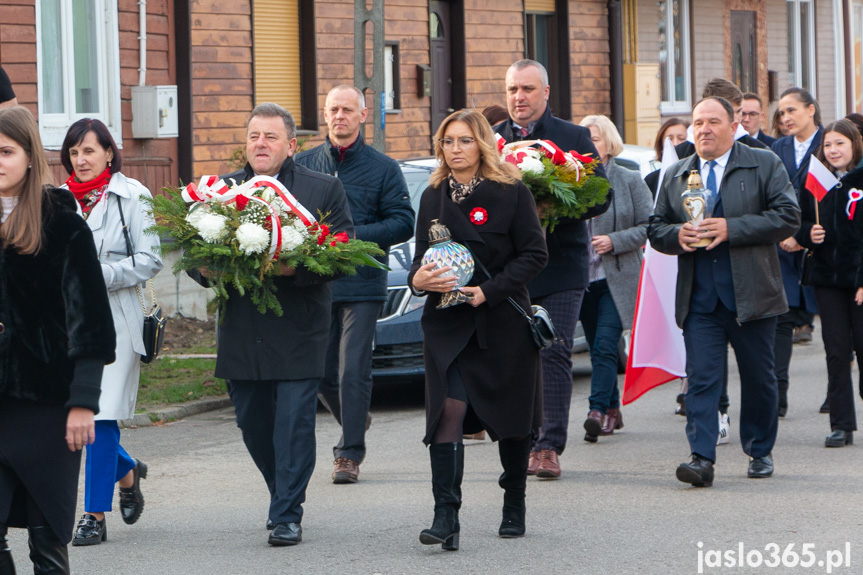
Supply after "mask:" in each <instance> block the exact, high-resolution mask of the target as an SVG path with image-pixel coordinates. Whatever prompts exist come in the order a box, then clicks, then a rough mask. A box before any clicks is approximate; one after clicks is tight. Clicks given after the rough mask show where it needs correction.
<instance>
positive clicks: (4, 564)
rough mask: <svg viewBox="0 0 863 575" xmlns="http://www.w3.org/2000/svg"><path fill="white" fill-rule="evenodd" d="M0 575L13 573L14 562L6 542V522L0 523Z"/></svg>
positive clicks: (11, 574) (12, 574) (13, 574)
mask: <svg viewBox="0 0 863 575" xmlns="http://www.w3.org/2000/svg"><path fill="white" fill-rule="evenodd" d="M0 575H15V562H14V561H12V551H11V550H10V549H9V543H7V542H6V524H5V523H0Z"/></svg>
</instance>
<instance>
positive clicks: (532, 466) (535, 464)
mask: <svg viewBox="0 0 863 575" xmlns="http://www.w3.org/2000/svg"><path fill="white" fill-rule="evenodd" d="M537 469H539V451H531V452H530V455H529V456H528V458H527V474H528V475H536V470H537Z"/></svg>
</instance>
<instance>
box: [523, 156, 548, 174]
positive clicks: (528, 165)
mask: <svg viewBox="0 0 863 575" xmlns="http://www.w3.org/2000/svg"><path fill="white" fill-rule="evenodd" d="M518 169H519V170H521V171H522V172H528V173H531V174H541V173H543V172H544V171H545V166H543V165H542V161H541V160H540V159H539V158H534V157H533V156H527V157H525V158H524V159H523V160H522V161H521V163H520V164H519V165H518Z"/></svg>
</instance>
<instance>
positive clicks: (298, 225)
mask: <svg viewBox="0 0 863 575" xmlns="http://www.w3.org/2000/svg"><path fill="white" fill-rule="evenodd" d="M291 225H292V226H293V227H294V229H295V230H297V231H298V232H299V233H300V235H301V236H303V237H304V238H307V237H309V228H307V227H306V224H304V223H303V221H302V220H301V219H300V218H297V217H295V218H293V220H292V221H291Z"/></svg>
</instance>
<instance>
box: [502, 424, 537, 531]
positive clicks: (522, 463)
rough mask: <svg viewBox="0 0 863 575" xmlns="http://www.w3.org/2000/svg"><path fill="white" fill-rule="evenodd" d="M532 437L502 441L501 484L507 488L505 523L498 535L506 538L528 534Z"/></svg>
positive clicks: (504, 496) (505, 491)
mask: <svg viewBox="0 0 863 575" xmlns="http://www.w3.org/2000/svg"><path fill="white" fill-rule="evenodd" d="M531 442H532V438H531V436H529V435H528V436H527V437H524V438H521V439H518V438H514V439H501V440H500V441H499V442H498V450H499V451H500V462H501V464H503V473H501V475H500V479H498V482H497V483H498V485H500V486H501V487H502V488H503V489H504V492H503V520H502V521H501V523H500V530H498V535H499V536H501V537H504V538H511V537H521V536H523V535H524V530H525V526H524V516H525V505H524V492H525V487H526V486H527V460H528V457H529V455H530V445H531Z"/></svg>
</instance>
